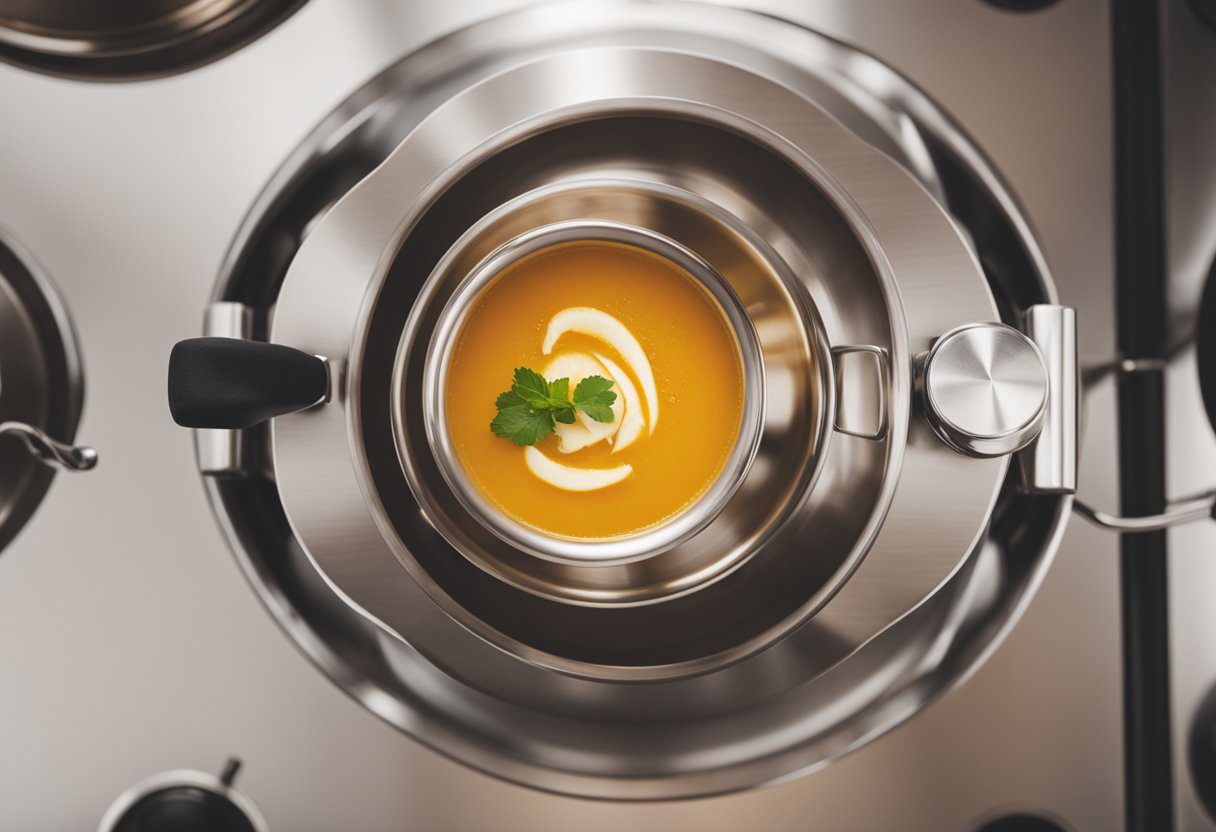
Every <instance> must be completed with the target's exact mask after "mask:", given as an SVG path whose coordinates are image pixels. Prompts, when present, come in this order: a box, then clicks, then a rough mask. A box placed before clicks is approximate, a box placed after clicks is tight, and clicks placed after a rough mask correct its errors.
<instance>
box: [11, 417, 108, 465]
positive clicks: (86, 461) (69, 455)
mask: <svg viewBox="0 0 1216 832" xmlns="http://www.w3.org/2000/svg"><path fill="white" fill-rule="evenodd" d="M4 435H8V436H15V437H17V438H18V439H20V440H21V441H22V442H23V443H24V444H25V447H26V448H28V449H29V451H30V453H31V454H33V455H34V457H35V458H36V459H37V460H38V461H39V462H42V463H43V464H44V465H49V466H51V467H52V468H62V469H63V470H64V471H88V470H89V469H91V468H94V467H96V465H97V451H95V450H93V449H92V448H90V447H87V446H84V445H68V444H66V443H64V442H59V441H57V440H55V439H52V438H51V437H49V436H47V435H46V433H45V432H43V431H41V430H39V429H38V428H36V427H34V426H33V425H28V424H26V423H25V422H0V436H4Z"/></svg>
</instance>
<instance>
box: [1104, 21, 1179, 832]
mask: <svg viewBox="0 0 1216 832" xmlns="http://www.w3.org/2000/svg"><path fill="white" fill-rule="evenodd" d="M1160 14H1161V9H1160V7H1159V4H1158V2H1156V0H1112V2H1111V34H1112V40H1113V44H1112V45H1113V57H1114V93H1115V100H1114V129H1115V136H1114V138H1115V270H1116V283H1115V285H1116V293H1117V315H1118V348H1119V351H1120V354H1122V355H1123V356H1126V357H1134V358H1146V357H1154V356H1159V355H1161V354H1163V353H1164V345H1165V340H1166V339H1165V327H1166V315H1165V312H1166V303H1165V275H1166V237H1165V227H1166V226H1165V187H1164V176H1165V165H1164V153H1163V150H1162V141H1163V127H1162V121H1163V108H1162V61H1161V59H1162V49H1161V25H1160ZM1164 410H1165V405H1164V397H1163V378H1162V375H1161V373H1160V371H1155V372H1140V373H1130V374H1127V375H1125V376H1123V377H1122V379H1121V380H1120V382H1119V460H1120V471H1119V478H1120V493H1121V501H1122V507H1123V512H1124V514H1127V515H1141V514H1153V513H1156V512H1159V511H1162V510H1163V509H1164V508H1165V424H1164V422H1165V419H1164ZM1120 586H1121V600H1122V635H1123V690H1124V702H1123V707H1124V715H1123V720H1124V743H1125V745H1124V767H1125V768H1124V776H1125V783H1126V808H1127V829H1128V832H1169V830H1172V829H1174V811H1173V787H1172V781H1173V775H1172V759H1171V753H1170V747H1171V736H1170V680H1169V626H1168V615H1167V612H1168V610H1167V600H1168V599H1167V590H1168V586H1167V573H1166V558H1165V534H1164V533H1163V532H1158V533H1152V534H1136V535H1125V536H1124V537H1123V540H1122V542H1121V551H1120Z"/></svg>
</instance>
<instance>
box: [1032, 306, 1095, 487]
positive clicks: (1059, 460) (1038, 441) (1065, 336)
mask: <svg viewBox="0 0 1216 832" xmlns="http://www.w3.org/2000/svg"><path fill="white" fill-rule="evenodd" d="M1022 325H1023V326H1024V327H1025V328H1026V334H1027V335H1029V336H1030V339H1031V340H1032V341H1034V342H1035V344H1036V345H1037V346H1038V348H1039V352H1040V353H1041V354H1042V355H1043V360H1044V362H1045V364H1046V366H1047V378H1048V390H1047V412H1046V414H1045V416H1044V420H1043V429H1042V430H1041V431H1039V435H1038V436H1036V437H1035V440H1034V442H1032V443H1031V445H1030V447H1029V448H1027V449H1026V450H1025V451H1024V452H1022V454H1021V455H1020V456H1019V458H1018V461H1019V462H1020V464H1021V470H1022V483H1023V484H1024V485H1025V486H1026V487H1027V488H1030V489H1033V490H1038V491H1062V492H1068V493H1072V492H1075V491H1076V490H1077V434H1078V432H1079V427H1080V421H1079V420H1080V409H1079V408H1080V398H1081V393H1082V390H1081V386H1080V385H1081V381H1080V370H1079V367H1078V365H1077V310H1075V309H1072V308H1070V307H1067V306H1049V305H1046V304H1038V305H1036V306H1032V307H1030V308H1029V309H1028V310H1026V312H1025V313H1024V314H1023V316H1022Z"/></svg>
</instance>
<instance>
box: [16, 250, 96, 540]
mask: <svg viewBox="0 0 1216 832" xmlns="http://www.w3.org/2000/svg"><path fill="white" fill-rule="evenodd" d="M83 394H84V389H83V378H82V371H81V366H80V354H79V350H78V347H77V344H76V336H75V331H74V330H73V328H72V324H71V320H70V318H69V317H68V313H67V307H66V306H65V305H64V303H63V301H62V300H61V299H60V297H59V294H58V292H56V291H55V288H54V287H53V286H52V284H51V283H50V281H49V280H48V279H47V278H46V277H45V276H44V275H43V274H42V272H41V270H40V269H39V268H38V267H37V266H36V265H35V263H34V260H33V258H32V257H31V256H30V255H29V254H28V253H27V252H26V251H24V250H23V249H22V248H21V247H20V246H19V245H18V244H17V243H16V242H15V241H13V240H12V239H11V238H10V237H9V236H8V235H7V234H5V233H3V232H2V231H0V549H3V548H4V547H5V546H6V545H7V544H8V542H9V541H10V540H12V539H13V538H14V537H15V536H16V535H17V533H18V532H19V531H20V530H21V529H22V528H23V527H24V525H25V523H26V522H27V521H28V520H29V518H30V516H31V515H32V514H33V512H34V509H35V508H37V506H38V504H39V503H40V502H41V501H42V498H43V496H45V494H46V491H47V489H48V488H49V487H50V484H51V480H52V479H53V477H54V472H55V470H56V469H59V470H67V471H86V470H88V469H90V468H92V467H93V466H94V465H96V464H97V453H96V452H95V451H94V450H93V449H92V448H88V447H77V446H74V445H71V444H69V443H70V442H71V440H72V438H73V436H74V435H75V433H76V426H77V423H78V422H79V420H80V410H81V406H82V403H83V402H82V399H83Z"/></svg>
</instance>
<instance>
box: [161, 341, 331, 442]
mask: <svg viewBox="0 0 1216 832" xmlns="http://www.w3.org/2000/svg"><path fill="white" fill-rule="evenodd" d="M328 386H329V371H328V370H327V369H326V366H325V362H324V361H323V360H322V359H320V358H318V357H317V356H315V355H309V354H308V353H306V352H302V351H300V350H297V349H292V348H291V347H285V346H282V345H281V344H268V343H266V342H265V341H245V340H241V339H239V338H189V339H187V340H185V341H179V342H178V343H177V344H176V345H174V347H173V351H172V353H170V355H169V412H170V413H172V414H173V421H175V422H177V423H178V424H179V425H181V426H182V427H187V428H230V429H231V428H247V427H252V426H253V425H256V424H258V423H260V422H265V421H266V420H267V419H270V418H272V417H275V416H281V415H283V414H284V413H291V412H293V411H296V410H303V409H304V408H306V407H309V406H311V405H314V404H316V403H317V402H319V401H321V400H322V399H324V398H325V394H326V391H327V389H328Z"/></svg>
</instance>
